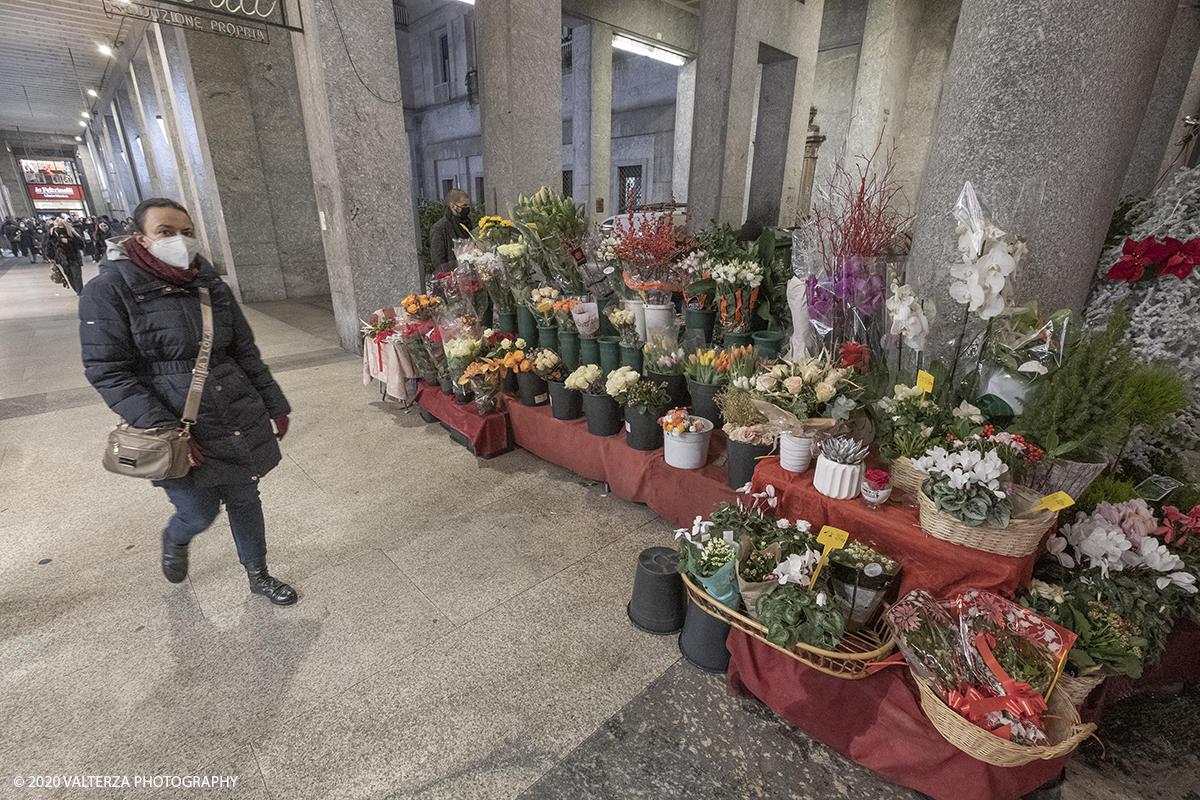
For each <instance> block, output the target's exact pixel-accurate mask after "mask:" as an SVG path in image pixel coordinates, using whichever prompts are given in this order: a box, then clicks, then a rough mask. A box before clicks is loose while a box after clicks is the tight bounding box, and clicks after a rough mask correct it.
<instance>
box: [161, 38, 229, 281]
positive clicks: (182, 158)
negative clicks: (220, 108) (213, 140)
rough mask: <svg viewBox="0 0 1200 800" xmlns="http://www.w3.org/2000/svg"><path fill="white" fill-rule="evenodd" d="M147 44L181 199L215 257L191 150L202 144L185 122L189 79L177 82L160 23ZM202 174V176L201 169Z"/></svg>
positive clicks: (208, 254) (207, 253)
mask: <svg viewBox="0 0 1200 800" xmlns="http://www.w3.org/2000/svg"><path fill="white" fill-rule="evenodd" d="M168 30H173V29H168ZM146 47H147V53H146V55H147V57H148V58H149V59H150V74H151V75H152V76H153V78H154V91H155V93H156V94H157V95H158V101H159V102H158V106H159V113H160V114H161V115H162V119H163V123H164V125H165V127H166V129H167V143H168V144H169V145H170V148H171V155H172V157H173V158H174V160H175V170H176V174H177V175H178V180H179V190H180V201H181V202H182V203H183V205H184V206H185V207H186V208H187V210H188V214H189V216H191V218H192V224H193V225H194V226H195V228H196V238H197V239H198V240H199V241H200V246H201V249H202V250H204V251H205V252H204V253H203V255H204V256H205V257H208V258H212V252H211V251H210V250H209V249H208V247H207V245H208V231H207V227H208V226H207V224H206V223H207V219H208V218H211V216H212V204H211V203H206V202H205V201H202V200H201V199H200V186H201V185H202V183H201V181H200V180H198V179H197V176H196V170H195V169H193V161H192V155H193V152H190V150H196V149H198V147H199V145H198V143H197V142H196V130H195V125H194V124H193V125H192V126H190V127H189V126H187V125H185V124H184V120H185V118H188V119H190V116H191V106H190V101H189V100H188V98H187V82H186V81H179V82H178V83H177V82H176V76H175V75H174V72H173V70H172V69H171V63H170V60H169V58H168V56H167V47H166V43H165V42H164V41H163V28H162V26H161V25H158V24H155V25H152V26H151V27H150V28H149V29H148V30H147V31H146ZM189 139H190V140H191V142H192V147H191V148H189V146H188V140H189ZM201 175H203V173H202V172H201ZM206 205H207V206H208V208H207V209H206V208H205V206H206ZM206 211H207V214H206V213H205V212H206ZM218 261H220V259H218Z"/></svg>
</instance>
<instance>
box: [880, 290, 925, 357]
mask: <svg viewBox="0 0 1200 800" xmlns="http://www.w3.org/2000/svg"><path fill="white" fill-rule="evenodd" d="M887 311H888V314H890V315H891V317H892V328H891V333H892V334H893V335H894V334H900V336H902V337H903V340H904V343H905V344H906V345H908V346H909V347H911V348H912V349H913V350H924V349H925V338H926V337H927V336H928V335H929V317H928V316H926V314H925V309H924V307H923V306H922V304H921V301H920V300H919V299H917V295H916V293H915V292H913V290H912V287H910V286H909V285H908V284H907V283H906V284H904V285H903V286H901V285H900V284H899V283H893V284H892V296H891V297H889V298H888V300H887Z"/></svg>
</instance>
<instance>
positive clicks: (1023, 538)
mask: <svg viewBox="0 0 1200 800" xmlns="http://www.w3.org/2000/svg"><path fill="white" fill-rule="evenodd" d="M917 496H918V497H919V499H920V503H921V530H923V531H925V532H926V533H928V534H929V535H930V536H933V537H935V538H937V539H942V540H943V541H947V542H951V543H953V544H961V545H963V546H964V547H972V548H974V549H976V550H983V551H985V552H988V553H995V554H996V555H1001V556H1014V557H1020V556H1027V555H1029V554H1030V553H1032V552H1034V551H1035V550H1037V548H1038V545H1039V544H1041V541H1042V537H1043V536H1044V535H1045V534H1046V531H1048V530H1049V529H1050V526H1051V525H1053V524H1054V520H1055V518H1056V517H1057V516H1058V512H1056V511H1047V510H1046V509H1044V508H1043V509H1040V510H1038V511H1029V510H1027V509H1030V508H1032V507H1033V506H1035V505H1037V504H1038V501H1040V500H1041V495H1039V494H1038V493H1037V492H1035V491H1033V490H1032V489H1028V488H1026V487H1024V486H1014V487H1013V490H1012V492H1010V493H1009V495H1008V496H1009V499H1010V500H1011V501H1012V504H1013V516H1012V518H1011V519H1010V520H1009V522H1008V527H1007V528H993V527H992V526H991V525H987V524H984V525H979V526H978V527H975V528H972V527H970V526H967V525H964V524H963V523H962V522H960V521H959V520H957V519H955V518H954V517H952V516H950V515H949V514H946V513H944V512H942V511H938V510H937V506H936V505H934V502H933V501H932V500H930V499H929V497H928V496H927V495H926V494H925V492H923V491H920V490H918V491H917Z"/></svg>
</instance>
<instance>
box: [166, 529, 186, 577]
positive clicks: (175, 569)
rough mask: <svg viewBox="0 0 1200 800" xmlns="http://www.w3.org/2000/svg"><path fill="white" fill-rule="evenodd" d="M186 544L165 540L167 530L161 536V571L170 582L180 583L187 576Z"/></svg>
mask: <svg viewBox="0 0 1200 800" xmlns="http://www.w3.org/2000/svg"><path fill="white" fill-rule="evenodd" d="M187 548H188V546H187V545H186V544H175V543H174V542H169V541H167V532H166V531H163V537H162V571H163V575H166V576H167V580H169V581H170V582H171V583H181V582H183V579H184V578H186V577H187V570H188V551H187Z"/></svg>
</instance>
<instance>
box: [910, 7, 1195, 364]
mask: <svg viewBox="0 0 1200 800" xmlns="http://www.w3.org/2000/svg"><path fill="white" fill-rule="evenodd" d="M1175 6H1176V0H1112V2H1109V3H1105V4H1103V5H1098V4H1096V3H1094V2H1090V0H1053V2H1051V1H1050V0H1019V2H1007V3H995V2H991V0H964V2H963V4H962V12H961V16H960V18H959V22H958V29H957V35H956V38H955V41H954V49H953V52H952V54H951V57H950V64H949V68H948V73H947V77H946V83H945V88H944V91H943V95H942V100H941V104H940V108H939V113H938V120H937V124H936V127H935V130H934V135H933V140H932V142H931V145H930V156H929V162H928V164H927V166H926V168H925V171H924V177H923V179H922V186H921V192H920V200H919V203H918V208H917V218H916V221H915V224H914V229H913V236H914V238H913V245H912V251H911V255H910V257H909V267H908V276H909V282H910V283H914V285H919V286H920V287H921V289H920V290H919V291H920V293H921V294H922V295H923V297H925V298H926V299H932V300H933V301H934V303H935V305H936V308H937V317H936V321H935V322H934V330H933V332H932V334H931V336H930V339H929V341H930V343H931V347H932V349H934V351H935V352H934V353H933V355H935V356H936V355H942V354H944V352H945V351H947V350H948V349H949V347H950V346H949V345H948V344H945V343H947V342H949V340H950V339H952V338H953V337H954V336H956V335H957V332H958V330H959V329H960V326H961V325H962V320H963V315H964V313H965V310H964V309H965V307H964V306H960V305H958V304H956V303H955V302H954V301H952V300H951V299H950V296H949V294H948V287H949V285H950V283H951V280H952V279H951V277H950V272H949V268H950V266H951V265H953V264H956V263H959V262H960V261H961V259H960V256H959V254H958V237H957V236H956V235H955V221H954V218H953V217H952V216H951V209H952V208H953V206H954V203H955V200H956V198H957V197H958V195H959V193H960V192H961V190H962V187H963V182H964V181H971V182H972V184H973V185H974V186H975V188H976V190H977V192H978V194H979V196H980V197H981V198H982V199H983V200H984V202H985V203H986V204H987V207H988V208H989V209H990V212H991V215H992V218H993V221H994V222H995V224H996V225H998V226H999V227H1000V228H1001V229H1003V230H1005V231H1007V232H1009V233H1010V234H1013V235H1019V236H1022V237H1025V238H1026V239H1027V240H1028V246H1029V253H1028V255H1027V256H1026V258H1025V259H1024V260H1023V261H1022V263H1021V266H1020V267H1019V268H1018V271H1017V273H1016V274H1015V275H1013V276H1012V281H1011V285H1010V287H1009V293H1008V297H1009V299H1010V300H1011V301H1015V302H1021V301H1025V300H1031V299H1037V300H1038V301H1039V302H1040V306H1041V308H1042V309H1044V310H1046V311H1047V312H1049V311H1053V310H1054V309H1057V308H1071V309H1074V310H1076V311H1078V310H1080V309H1081V308H1082V307H1083V304H1084V301H1085V299H1086V298H1087V294H1088V286H1089V284H1090V282H1091V278H1092V274H1093V272H1094V271H1095V270H1096V260H1097V258H1098V256H1099V254H1100V250H1101V247H1102V245H1103V243H1104V237H1105V234H1106V232H1107V230H1108V225H1109V220H1110V218H1111V216H1112V212H1113V208H1114V207H1115V205H1116V203H1117V199H1118V197H1119V194H1120V189H1121V182H1122V180H1123V179H1124V177H1125V171H1126V168H1127V167H1128V165H1129V157H1130V153H1131V152H1132V149H1133V144H1134V140H1135V139H1136V138H1137V134H1138V126H1137V125H1130V124H1129V120H1140V119H1141V117H1142V115H1143V113H1144V112H1145V109H1146V103H1147V101H1148V99H1149V97H1150V92H1151V89H1152V88H1153V86H1154V79H1155V73H1156V70H1157V68H1158V62H1159V59H1160V58H1161V56H1162V52H1163V46H1164V44H1165V43H1166V38H1167V34H1168V33H1169V32H1170V27H1171V20H1172V17H1173V16H1174V14H1175ZM934 343H942V344H940V345H938V344H934ZM939 347H940V349H941V351H942V352H937V351H938V348H939Z"/></svg>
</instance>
